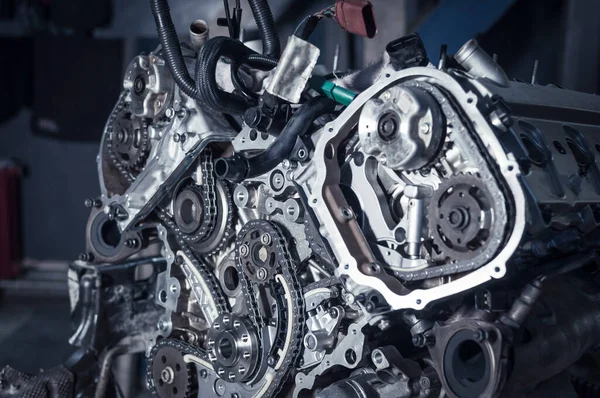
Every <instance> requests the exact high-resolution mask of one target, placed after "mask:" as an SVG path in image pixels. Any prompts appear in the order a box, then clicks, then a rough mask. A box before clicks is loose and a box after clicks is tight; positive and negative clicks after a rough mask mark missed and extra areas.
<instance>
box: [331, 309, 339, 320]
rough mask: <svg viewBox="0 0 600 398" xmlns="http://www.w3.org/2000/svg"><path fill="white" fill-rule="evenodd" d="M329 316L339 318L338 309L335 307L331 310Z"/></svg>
mask: <svg viewBox="0 0 600 398" xmlns="http://www.w3.org/2000/svg"><path fill="white" fill-rule="evenodd" d="M329 315H331V317H332V318H336V317H337V316H338V309H337V308H335V307H333V308H331V309H330V310H329Z"/></svg>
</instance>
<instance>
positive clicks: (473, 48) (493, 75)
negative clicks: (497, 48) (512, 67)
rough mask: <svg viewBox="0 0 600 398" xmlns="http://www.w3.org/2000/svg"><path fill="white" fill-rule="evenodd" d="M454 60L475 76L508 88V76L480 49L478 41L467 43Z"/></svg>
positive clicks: (472, 40)
mask: <svg viewBox="0 0 600 398" xmlns="http://www.w3.org/2000/svg"><path fill="white" fill-rule="evenodd" d="M454 59H455V60H456V62H458V63H459V64H460V65H462V67H463V68H465V69H466V70H467V72H469V73H470V74H472V75H473V76H475V77H483V78H486V79H488V80H490V81H493V82H494V83H496V84H499V85H500V86H503V87H507V86H508V76H506V73H505V72H504V70H503V69H502V68H501V67H500V65H498V64H497V63H496V62H494V60H493V59H492V57H490V56H489V54H488V53H486V52H485V50H484V49H483V48H481V47H479V43H477V40H475V39H471V40H469V41H468V42H466V43H465V44H464V45H463V46H462V47H461V48H460V49H459V50H458V51H457V52H456V54H454Z"/></svg>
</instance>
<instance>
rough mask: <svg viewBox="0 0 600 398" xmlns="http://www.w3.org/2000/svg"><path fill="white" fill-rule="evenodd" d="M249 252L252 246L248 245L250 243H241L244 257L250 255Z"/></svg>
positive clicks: (241, 254) (241, 253)
mask: <svg viewBox="0 0 600 398" xmlns="http://www.w3.org/2000/svg"><path fill="white" fill-rule="evenodd" d="M249 253H250V248H249V247H248V245H241V246H240V256H242V257H248V254H249Z"/></svg>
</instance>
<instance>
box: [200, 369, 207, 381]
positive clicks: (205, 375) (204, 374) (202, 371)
mask: <svg viewBox="0 0 600 398" xmlns="http://www.w3.org/2000/svg"><path fill="white" fill-rule="evenodd" d="M207 376H208V372H207V371H206V369H202V370H201V371H200V377H201V378H203V379H206V377H207Z"/></svg>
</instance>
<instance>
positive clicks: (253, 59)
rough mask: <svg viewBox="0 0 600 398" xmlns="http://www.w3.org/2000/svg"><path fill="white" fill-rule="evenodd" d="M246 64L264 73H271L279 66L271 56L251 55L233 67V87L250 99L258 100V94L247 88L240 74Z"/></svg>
mask: <svg viewBox="0 0 600 398" xmlns="http://www.w3.org/2000/svg"><path fill="white" fill-rule="evenodd" d="M244 64H247V65H249V66H251V67H253V68H255V69H259V70H262V71H269V70H271V69H273V68H275V67H276V66H277V61H276V60H275V59H273V58H271V57H269V56H265V55H261V54H251V55H248V56H246V57H242V58H240V59H238V60H237V61H236V62H234V63H233V64H232V65H231V81H232V82H233V86H234V87H235V88H236V89H238V90H240V91H241V92H242V93H244V95H246V96H247V97H248V98H250V99H257V98H258V94H257V93H255V92H254V91H252V90H250V89H249V88H248V87H246V85H245V84H244V81H243V80H242V78H241V77H240V75H239V73H238V71H239V69H240V67H241V66H242V65H244Z"/></svg>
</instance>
